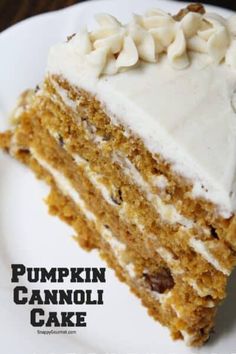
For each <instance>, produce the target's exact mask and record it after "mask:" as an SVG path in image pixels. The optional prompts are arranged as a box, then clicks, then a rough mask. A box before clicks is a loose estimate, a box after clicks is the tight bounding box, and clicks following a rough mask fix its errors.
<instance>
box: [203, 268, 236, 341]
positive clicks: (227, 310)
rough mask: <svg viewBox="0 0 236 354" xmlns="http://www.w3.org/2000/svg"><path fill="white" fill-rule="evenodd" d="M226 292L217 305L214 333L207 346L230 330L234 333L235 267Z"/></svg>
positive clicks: (235, 328) (235, 320)
mask: <svg viewBox="0 0 236 354" xmlns="http://www.w3.org/2000/svg"><path fill="white" fill-rule="evenodd" d="M227 293H228V295H227V298H226V299H225V300H224V302H223V303H222V305H221V306H220V307H219V310H218V313H217V316H216V325H215V330H214V335H212V337H211V339H210V340H209V342H208V345H209V346H211V345H213V344H215V343H216V342H218V340H220V339H221V337H223V336H224V335H225V334H227V333H229V332H231V331H235V334H236V269H235V270H234V271H233V273H232V275H231V277H230V279H229V283H228V287H227Z"/></svg>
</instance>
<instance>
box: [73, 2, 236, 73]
mask: <svg viewBox="0 0 236 354" xmlns="http://www.w3.org/2000/svg"><path fill="white" fill-rule="evenodd" d="M96 20H97V22H98V24H99V28H98V29H96V30H94V31H92V32H88V31H87V30H83V31H81V32H80V33H78V34H76V35H75V36H73V37H72V38H71V39H70V40H69V43H68V46H72V47H74V46H75V45H76V47H77V51H78V54H79V55H80V56H82V57H83V59H84V61H85V63H86V64H87V66H88V70H93V71H94V74H95V75H97V76H99V75H102V74H106V75H113V74H116V73H117V72H119V71H122V70H124V69H130V68H133V67H135V66H136V65H137V64H138V63H139V62H140V61H141V60H142V61H145V62H149V63H155V62H158V61H159V58H160V54H163V53H165V54H166V55H167V58H168V61H169V63H170V65H171V66H172V67H174V68H176V69H184V68H186V67H187V66H189V65H190V56H189V52H190V51H192V52H197V53H206V54H207V55H208V58H207V59H208V60H210V61H211V62H214V63H220V62H221V61H222V60H225V62H226V63H227V64H228V65H232V66H234V67H236V16H232V17H231V18H229V19H227V20H226V19H225V18H223V17H221V16H220V15H216V14H210V13H204V14H202V13H196V12H188V13H187V14H186V15H185V16H183V18H182V19H180V20H179V21H177V20H175V19H174V17H172V16H171V15H170V14H168V13H166V12H164V11H162V10H158V9H153V10H150V11H148V12H147V13H146V14H145V15H144V16H140V15H133V19H132V20H131V21H130V23H128V24H126V25H122V24H121V23H120V22H119V21H118V20H117V19H116V18H114V17H113V16H111V15H108V14H100V15H97V16H96Z"/></svg>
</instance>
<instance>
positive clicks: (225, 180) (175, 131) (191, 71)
mask: <svg viewBox="0 0 236 354" xmlns="http://www.w3.org/2000/svg"><path fill="white" fill-rule="evenodd" d="M157 13H159V10H157ZM165 16H166V15H164V17H165ZM201 16H202V15H201ZM206 16H208V17H211V15H206ZM152 17H153V16H151V18H152ZM138 18H140V17H138ZM185 18H186V17H185ZM212 18H218V20H217V21H219V22H221V21H222V20H221V17H218V16H217V15H214V16H212ZM100 19H101V18H100ZM102 19H103V20H104V16H102ZM110 20H111V18H110V17H109V16H108V17H106V21H110ZM106 21H105V22H106ZM111 21H113V18H112V20H111ZM114 21H116V20H114ZM201 21H202V18H201ZM182 23H183V22H182ZM226 23H227V25H226ZM229 23H231V24H230V25H229ZM232 23H234V21H233V22H232V19H231V20H224V25H222V26H223V28H224V33H227V38H229V42H228V45H227V48H226V46H225V49H224V55H223V54H222V53H223V52H222V48H221V45H220V44H219V43H220V42H219V43H218V45H217V46H216V47H217V50H216V51H217V52H221V54H220V56H217V58H218V59H217V60H215V59H214V58H216V57H214V56H211V54H210V52H204V53H203V52H200V51H192V50H188V52H187V58H188V65H186V66H184V69H183V67H182V66H181V69H183V70H176V66H175V65H170V58H169V56H168V53H167V55H166V54H165V53H159V56H158V63H156V62H155V61H153V62H151V61H147V60H145V59H144V58H142V59H139V61H138V65H137V63H136V64H135V65H134V66H133V67H132V70H121V71H120V70H119V71H118V72H117V73H116V74H115V75H101V73H102V72H103V70H102V71H101V70H100V69H99V70H98V71H97V65H96V60H95V65H94V67H93V66H91V65H90V64H89V65H88V63H87V60H84V54H82V55H81V49H80V45H81V42H80V40H81V35H80V34H79V35H76V36H74V37H73V38H72V39H71V40H70V41H69V42H67V43H62V44H58V45H56V46H54V47H52V49H51V50H50V54H49V60H48V73H49V74H58V75H62V76H63V77H64V78H66V79H67V80H69V81H70V82H71V83H72V84H74V85H76V86H78V87H81V88H83V89H85V90H87V91H89V92H91V93H92V94H94V95H95V96H96V97H97V98H98V99H99V100H100V101H101V102H102V104H103V105H104V108H105V109H106V110H107V112H108V113H109V115H110V116H111V118H112V120H113V122H114V123H115V124H119V123H122V124H123V125H124V126H125V127H126V128H127V131H131V132H132V133H135V134H137V135H138V136H139V137H140V138H141V139H142V140H143V141H144V144H145V145H146V146H147V148H148V149H149V150H150V151H151V152H152V153H159V154H162V156H164V158H166V159H167V160H168V161H169V162H170V163H171V164H172V167H173V169H174V170H175V171H176V172H177V173H180V174H181V175H183V176H185V177H187V178H189V179H190V180H191V182H192V183H193V190H192V193H193V195H194V196H201V197H204V198H206V199H208V200H210V201H212V202H213V203H215V204H216V205H217V206H218V209H219V212H220V213H221V214H222V215H223V216H224V217H229V216H230V215H231V214H232V213H233V212H235V211H236V113H235V111H236V70H235V69H234V68H233V66H234V65H232V66H231V65H228V63H229V61H228V60H229V59H227V58H230V55H229V53H228V51H232V52H233V49H232V47H231V46H235V48H236V45H234V44H232V43H234V37H233V34H231V36H229V32H230V30H229V27H230V28H231V33H233V32H232V31H233V30H232V28H233V25H232ZM179 24H180V23H179ZM117 26H118V25H117ZM119 26H120V25H119ZM192 26H193V25H191V26H190V27H189V31H191V28H192ZM193 27H194V26H193ZM217 28H218V27H217ZM220 28H221V25H220ZM221 29H222V28H221ZM193 30H194V29H193ZM181 31H182V33H184V31H183V29H181ZM214 31H215V29H214ZM214 31H213V32H214ZM213 32H211V33H213ZM216 32H217V31H216ZM214 33H215V32H214ZM185 36H186V34H185ZM164 37H165V35H164V34H163V38H164ZM79 38H80V40H79ZM83 38H84V39H85V42H84V45H87V44H86V43H87V39H88V36H87V34H86V35H85V36H84V37H83ZM86 38H87V39H86ZM209 38H210V37H209ZM163 40H164V39H163ZM208 40H209V39H208ZM208 40H207V41H208ZM173 41H175V39H173ZM213 42H214V41H213ZM173 43H174V42H172V44H173ZM224 43H225V42H224ZM128 47H129V46H128ZM122 48H124V46H123V47H122ZM96 50H97V49H96ZM235 50H236V49H235ZM213 52H215V50H213ZM231 54H232V53H231ZM89 55H90V54H89ZM118 58H119V57H117V58H116V59H118ZM219 58H221V59H219ZM232 58H233V56H231V61H232V64H233V60H232ZM181 60H182V59H181ZM88 68H90V70H88ZM93 68H94V70H93Z"/></svg>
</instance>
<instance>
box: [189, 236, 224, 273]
mask: <svg viewBox="0 0 236 354" xmlns="http://www.w3.org/2000/svg"><path fill="white" fill-rule="evenodd" d="M189 245H190V246H191V247H192V248H193V249H194V251H195V252H196V253H199V254H201V256H202V257H203V258H204V259H205V260H206V261H207V262H208V263H210V264H211V265H213V267H215V268H216V269H217V270H219V271H220V272H222V273H224V274H225V275H228V276H229V275H230V271H229V270H228V269H226V268H224V267H223V266H222V265H221V264H220V263H219V261H218V260H217V259H216V258H215V257H214V256H213V255H212V254H211V252H210V250H209V249H208V248H207V247H206V245H205V243H204V242H203V241H201V240H198V239H196V238H194V237H192V238H191V239H190V241H189Z"/></svg>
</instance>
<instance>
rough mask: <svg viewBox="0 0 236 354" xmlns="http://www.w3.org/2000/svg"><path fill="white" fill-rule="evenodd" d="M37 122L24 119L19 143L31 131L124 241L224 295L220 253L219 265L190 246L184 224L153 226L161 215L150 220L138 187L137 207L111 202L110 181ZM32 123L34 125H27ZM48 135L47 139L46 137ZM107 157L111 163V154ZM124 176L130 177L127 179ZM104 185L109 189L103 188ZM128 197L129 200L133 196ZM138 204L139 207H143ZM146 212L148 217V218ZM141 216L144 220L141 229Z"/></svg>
mask: <svg viewBox="0 0 236 354" xmlns="http://www.w3.org/2000/svg"><path fill="white" fill-rule="evenodd" d="M29 119H30V118H29ZM41 119H42V118H41ZM45 119H46V120H47V122H49V121H50V117H49V115H48V112H47V113H46V114H45ZM33 123H34V125H35V126H34V129H35V132H32V127H30V124H29V121H28V119H27V116H26V118H25V119H23V120H22V121H21V124H22V127H21V129H19V131H18V132H17V135H16V136H17V141H18V148H20V147H21V148H23V150H24V149H25V147H23V145H22V144H23V143H24V144H26V143H27V139H28V137H30V139H32V141H30V140H29V141H28V148H30V151H31V153H32V154H33V156H34V155H36V156H38V155H39V156H43V159H44V160H45V161H47V163H49V164H50V165H52V166H53V167H54V168H55V169H57V170H58V172H60V173H62V174H63V175H64V176H65V177H66V178H68V179H69V180H70V181H71V183H72V185H73V187H74V188H75V189H76V190H78V191H79V193H80V194H81V195H82V196H83V197H84V198H85V200H86V202H87V203H88V205H92V206H91V208H92V209H93V210H94V211H97V212H99V218H100V219H101V220H102V222H103V223H104V224H108V225H112V227H113V228H114V229H115V231H116V232H117V231H119V234H120V237H121V239H122V241H124V242H128V243H129V245H131V246H132V247H135V249H136V250H142V253H143V255H146V257H148V258H149V259H152V258H154V259H155V258H156V257H157V255H158V254H159V255H160V256H161V257H162V258H164V260H166V258H168V266H169V267H170V268H171V270H172V271H173V272H174V273H175V274H179V273H182V274H183V275H182V277H183V278H184V280H186V281H187V282H188V283H189V284H190V285H191V286H193V287H194V288H195V289H197V291H198V293H199V294H200V295H203V296H207V295H211V296H213V297H214V298H222V297H224V289H225V282H226V277H225V276H224V274H223V273H222V271H219V270H217V269H215V264H214V263H216V264H217V265H218V263H217V259H214V257H213V256H211V257H212V259H213V265H211V264H209V263H208V261H207V260H205V258H204V257H203V256H202V255H201V254H197V253H195V252H194V249H191V248H190V245H189V244H188V243H189V232H190V231H189V230H187V232H184V230H183V229H182V227H180V228H179V229H178V225H176V227H175V228H174V229H171V228H169V226H168V224H163V225H162V224H161V225H159V224H158V222H157V221H156V226H155V227H154V226H153V225H151V226H152V228H151V226H150V225H149V224H150V223H151V222H152V223H153V220H155V218H156V215H155V214H153V215H150V222H148V218H147V216H146V214H147V213H151V210H149V209H147V210H146V211H145V209H144V215H143V218H142V213H141V212H142V207H143V205H142V203H141V202H140V204H138V203H137V202H138V199H139V194H138V192H137V191H136V194H135V195H134V196H133V199H132V198H131V200H130V205H132V204H134V205H135V207H134V208H131V206H130V208H125V209H124V211H125V212H124V211H123V212H121V207H122V206H121V205H119V204H123V202H124V200H122V203H114V202H112V199H111V198H110V202H107V196H109V195H110V194H109V189H108V187H107V186H106V184H105V182H103V183H101V182H99V188H98V182H97V181H96V184H95V185H94V180H95V176H96V174H94V173H93V175H92V176H93V178H92V181H91V171H90V173H89V175H88V171H87V170H88V168H84V163H82V165H78V161H77V162H75V161H74V158H72V157H71V156H70V155H69V154H68V152H67V151H66V150H65V145H64V146H63V147H62V146H60V145H59V144H58V143H57V141H56V140H55V139H54V137H52V136H51V135H50V134H48V133H47V132H45V131H44V128H42V127H40V123H39V120H38V119H36V118H35V119H34V121H33ZM28 127H29V128H30V129H31V130H28V131H27V128H28ZM80 138H81V135H80ZM42 141H43V144H42V143H41V142H42ZM35 150H36V151H35ZM13 153H14V152H13ZM82 161H83V160H82ZM99 161H101V158H99ZM106 163H107V164H108V160H107V161H106ZM108 167H109V165H108ZM100 177H101V176H100ZM110 179H111V177H110ZM120 182H121V183H124V181H123V180H122V179H121V181H120ZM101 186H102V190H103V193H101V188H100V187H101ZM127 189H130V184H127ZM104 190H105V191H106V195H105V199H104V198H103V196H104ZM124 190H125V185H122V191H124ZM88 191H90V194H88ZM127 193H128V192H127ZM122 195H123V197H122V198H123V199H125V193H122ZM114 198H115V197H114ZM111 202H112V203H111ZM126 203H127V204H128V203H129V200H128V199H127V200H126ZM138 205H139V208H137V206H138ZM134 213H135V214H134ZM122 215H123V216H122ZM145 218H146V219H147V222H145ZM140 219H142V222H143V224H142V228H141V229H140ZM137 220H138V221H139V223H138V225H139V227H137ZM167 235H172V237H168V236H167ZM215 242H216V241H215ZM217 242H220V241H217ZM197 252H198V250H197ZM205 252H206V251H205ZM203 255H204V254H203ZM204 256H205V255H204ZM219 261H220V259H219ZM227 261H228V260H227ZM213 279H214V281H213ZM216 280H217V282H216Z"/></svg>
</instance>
